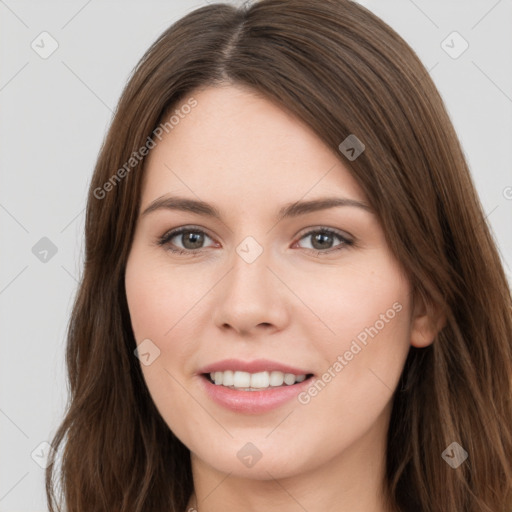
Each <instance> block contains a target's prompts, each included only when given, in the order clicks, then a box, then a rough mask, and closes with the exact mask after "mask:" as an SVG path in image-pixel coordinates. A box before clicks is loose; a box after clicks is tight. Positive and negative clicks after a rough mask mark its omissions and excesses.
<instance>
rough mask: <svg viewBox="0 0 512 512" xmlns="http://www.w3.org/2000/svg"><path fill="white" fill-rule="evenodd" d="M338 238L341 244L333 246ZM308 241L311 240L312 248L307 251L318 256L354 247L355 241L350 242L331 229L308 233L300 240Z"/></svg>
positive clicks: (320, 229)
mask: <svg viewBox="0 0 512 512" xmlns="http://www.w3.org/2000/svg"><path fill="white" fill-rule="evenodd" d="M336 238H337V239H338V240H339V241H340V243H339V244H337V245H334V246H333V243H334V239H336ZM307 239H310V240H311V242H310V244H309V245H310V247H306V249H309V250H312V251H314V252H315V253H316V254H325V253H331V252H332V251H337V250H340V249H344V248H346V247H347V246H352V245H354V241H353V240H350V239H349V238H347V237H346V236H344V235H342V234H341V233H339V232H338V231H335V230H334V229H330V228H319V229H315V230H312V231H308V232H307V233H306V234H305V235H303V236H302V237H301V238H300V240H307Z"/></svg>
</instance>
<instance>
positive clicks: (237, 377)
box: [201, 370, 313, 392]
mask: <svg viewBox="0 0 512 512" xmlns="http://www.w3.org/2000/svg"><path fill="white" fill-rule="evenodd" d="M201 376H202V377H203V378H204V379H206V380H207V381H208V382H210V383H211V384H213V385H215V386H221V387H223V388H227V389H232V390H236V391H249V392H256V391H267V390H274V389H279V388H292V387H295V386H296V385H298V384H301V383H302V382H305V381H307V380H309V379H311V378H312V377H313V374H312V373H307V374H304V373H302V374H293V373H285V372H281V371H261V372H256V373H249V372H244V371H237V370H225V371H215V372H209V373H203V374H201Z"/></svg>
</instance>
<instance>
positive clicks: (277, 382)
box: [270, 372, 284, 386]
mask: <svg viewBox="0 0 512 512" xmlns="http://www.w3.org/2000/svg"><path fill="white" fill-rule="evenodd" d="M283 381H284V373H283V372H270V385H271V386H282V385H283Z"/></svg>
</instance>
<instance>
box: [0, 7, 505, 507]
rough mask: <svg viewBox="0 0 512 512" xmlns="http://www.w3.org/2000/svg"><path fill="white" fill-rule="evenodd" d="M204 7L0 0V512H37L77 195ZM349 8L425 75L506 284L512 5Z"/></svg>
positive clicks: (74, 269) (60, 393)
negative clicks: (145, 83) (131, 80)
mask: <svg viewBox="0 0 512 512" xmlns="http://www.w3.org/2000/svg"><path fill="white" fill-rule="evenodd" d="M205 3H206V1H205V0H203V1H201V0H197V1H185V0H181V1H175V0H167V1H156V0H152V1H148V0H145V1H142V0H138V1H134V0H131V1H127V0H122V1H121V0H117V1H116V0H89V1H87V0H79V1H77V0H72V1H69V0H67V1H64V0H62V1H45V2H41V1H37V0H33V1H22V0H5V1H1V0H0V39H1V41H0V52H1V55H0V59H1V60H0V62H1V64H0V102H1V107H0V112H1V114H0V172H1V186H0V229H1V230H0V233H1V251H0V308H1V313H0V315H1V317H0V326H1V353H0V354H1V357H0V454H1V455H0V512H28V511H31V512H33V511H43V510H47V507H46V501H45V494H44V470H43V469H42V467H41V465H43V466H44V461H45V456H46V454H47V452H48V446H47V445H46V444H45V443H46V442H48V441H49V440H50V439H51V437H52V436H53V434H54V433H55V430H56V428H57V426H58V424H59V422H60V420H61V419H62V414H63V412H64V406H65V403H66V399H67V387H66V386H67V384H66V379H65V365H64V349H65V335H66V328H67V322H68V319H69V313H70V309H71V305H72V301H73V298H74V294H75V292H76V289H77V283H78V279H79V276H80V272H81V266H82V262H83V253H82V249H83V225H84V207H85V199H86V191H87V187H88V184H89V181H90V178H91V173H92V170H93V167H94V163H95V160H96V157H97V154H98V150H99V148H100V145H101V142H102V140H103V137H104V135H105V133H106V130H107V128H108V126H109V123H110V120H111V115H112V111H113V110H114V108H115V105H116V102H117V101H118V99H119V96H120V93H121V90H122V88H123V86H124V84H125V82H126V79H127V77H128V75H129V73H130V72H131V70H132V68H133V67H134V66H135V64H136V63H137V61H138V60H139V59H140V57H142V55H143V53H144V52H145V50H146V49H147V48H148V47H149V45H150V44H151V43H152V42H153V41H154V40H155V39H156V38H157V37H158V36H159V35H160V34H161V33H162V32H163V31H164V30H165V29H166V28H167V27H168V26H169V25H171V24H172V23H173V22H174V21H176V20H177V19H179V18H181V17H182V16H183V15H185V14H186V13H188V12H190V11H192V10H194V9H195V8H197V7H199V6H202V5H205ZM238 3H240V2H238ZM361 3H363V4H364V5H365V6H367V7H368V8H370V9H371V10H372V11H373V12H375V13H376V14H377V15H378V16H380V17H381V18H382V19H384V20H385V21H386V22H388V23H389V24H390V25H391V26H392V27H393V28H394V29H395V30H396V31H397V32H398V33H399V34H400V35H401V36H402V37H403V38H404V39H405V40H406V41H407V42H408V43H409V44H410V45H411V46H412V47H413V48H414V49H415V51H416V52H417V53H418V55H419V57H420V58H421V59H422V61H423V62H424V64H425V66H426V67H427V69H428V70H430V74H431V76H432V78H433V80H434V81H435V83H436V85H437V86H438V88H439V90H440V92H441V95H442V96H443V98H444V100H445V102H446V105H447V108H448V110H449V113H450V116H451V118H452V120H453V123H454V125H455V128H456V130H457V132H458V134H459V136H460V139H461V142H462V145H463V147H464V150H465V153H466V155H467V158H468V161H469V164H470V167H471V172H472V175H473V179H474V181H475V184H476V187H477V190H478V193H479V195H480V198H481V201H482V204H483V206H484V209H485V212H486V214H487V221H488V223H489V225H490V226H491V228H492V230H493V234H494V236H495V239H496V242H497V244H498V247H499V249H500V253H501V255H502V259H503V263H504V265H505V269H506V271H507V274H508V276H509V280H510V279H511V276H512V273H511V271H510V268H511V265H512V228H511V224H512V222H511V221H512V170H511V163H512V67H511V66H512V38H511V35H510V34H511V33H512V30H511V24H512V0H499V1H497V0H473V1H469V0H414V1H413V0H372V1H362V2H361ZM43 32H46V34H42V33H43ZM453 32H457V34H453ZM41 34H42V35H41ZM443 41H444V43H443ZM56 45H58V47H56ZM466 45H468V47H467V49H466V50H465V51H464V52H463V53H461V52H462V50H463V49H464V48H465V47H466ZM54 47H56V50H55V51H54V52H53V53H52V54H51V55H49V56H48V55H46V54H45V52H46V53H49V52H50V51H51V50H52V49H53V48H54ZM459 53H461V54H460V55H459ZM43 57H46V58H43ZM470 243H472V241H471V240H468V244H470Z"/></svg>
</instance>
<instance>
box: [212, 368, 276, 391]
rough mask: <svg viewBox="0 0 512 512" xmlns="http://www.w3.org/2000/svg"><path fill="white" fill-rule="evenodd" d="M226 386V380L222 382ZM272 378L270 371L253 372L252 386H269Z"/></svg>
mask: <svg viewBox="0 0 512 512" xmlns="http://www.w3.org/2000/svg"><path fill="white" fill-rule="evenodd" d="M222 384H223V385H224V386H225V384H224V382H223V383H222ZM269 384H270V379H269V376H268V372H260V373H253V374H252V375H251V388H268V386H269Z"/></svg>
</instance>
